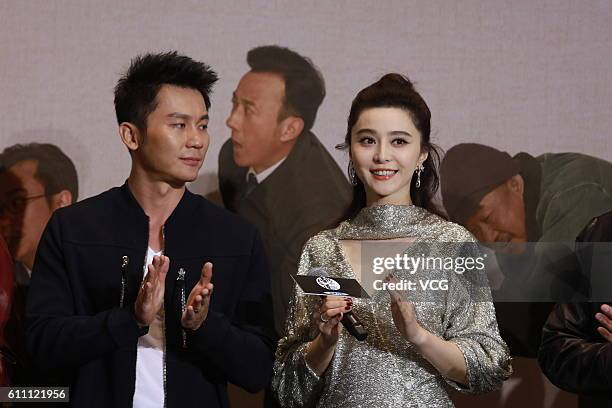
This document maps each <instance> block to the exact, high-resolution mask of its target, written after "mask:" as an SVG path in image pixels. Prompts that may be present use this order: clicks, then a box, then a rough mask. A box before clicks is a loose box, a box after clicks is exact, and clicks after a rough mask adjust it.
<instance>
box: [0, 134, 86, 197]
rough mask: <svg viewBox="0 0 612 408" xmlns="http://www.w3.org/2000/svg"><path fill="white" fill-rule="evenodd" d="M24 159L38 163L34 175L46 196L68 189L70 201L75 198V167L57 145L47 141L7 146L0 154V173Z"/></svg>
mask: <svg viewBox="0 0 612 408" xmlns="http://www.w3.org/2000/svg"><path fill="white" fill-rule="evenodd" d="M25 160H36V162H37V163H38V167H37V169H36V174H35V175H34V177H35V178H36V179H37V180H38V181H40V183H41V184H42V185H43V187H44V188H45V194H46V195H47V196H51V195H53V194H57V193H59V192H61V191H63V190H68V191H70V193H71V194H72V202H75V201H76V200H77V197H78V194H79V181H78V177H77V172H76V168H75V167H74V163H72V160H70V158H69V157H68V156H66V154H65V153H64V152H62V151H61V150H60V148H59V147H57V146H55V145H52V144H49V143H28V144H16V145H13V146H10V147H7V148H6V149H4V151H3V152H2V154H0V174H2V173H4V172H5V171H7V170H8V169H9V168H10V167H12V166H13V165H15V164H17V163H19V162H22V161H25Z"/></svg>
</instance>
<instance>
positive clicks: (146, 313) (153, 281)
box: [134, 256, 170, 326]
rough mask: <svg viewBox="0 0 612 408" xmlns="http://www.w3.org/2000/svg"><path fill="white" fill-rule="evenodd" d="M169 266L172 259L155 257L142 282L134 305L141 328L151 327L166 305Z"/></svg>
mask: <svg viewBox="0 0 612 408" xmlns="http://www.w3.org/2000/svg"><path fill="white" fill-rule="evenodd" d="M169 266H170V258H168V257H167V256H154V257H153V263H152V264H151V265H149V266H148V271H149V272H148V273H147V276H146V277H145V278H144V280H143V281H142V285H141V286H140V290H139V291H138V296H137V297H136V303H135V304H134V314H135V315H136V321H137V322H138V324H139V325H141V326H148V325H150V324H151V322H152V321H153V319H155V315H157V313H158V312H159V309H160V308H161V307H162V305H163V303H164V291H165V288H166V274H167V273H168V267H169Z"/></svg>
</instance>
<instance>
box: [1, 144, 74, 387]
mask: <svg viewBox="0 0 612 408" xmlns="http://www.w3.org/2000/svg"><path fill="white" fill-rule="evenodd" d="M77 195H78V178H77V172H76V169H75V167H74V164H73V163H72V161H71V160H70V158H69V157H68V156H66V154H64V153H63V152H62V151H61V150H60V149H59V148H58V147H57V146H55V145H52V144H43V143H29V144H17V145H14V146H10V147H7V148H6V149H4V151H3V152H2V153H1V154H0V235H2V236H3V238H4V240H5V241H6V243H7V245H8V248H9V251H10V253H11V256H12V257H13V260H14V262H15V267H14V279H15V285H14V298H13V305H12V308H11V318H10V321H9V323H8V325H7V327H6V334H7V342H8V343H9V345H10V346H11V349H12V350H13V351H14V352H15V353H16V355H17V357H18V364H17V366H16V367H15V370H14V372H13V373H11V381H12V383H13V384H14V385H21V384H24V385H25V384H28V383H31V382H32V381H33V378H31V373H29V374H28V373H27V369H26V368H27V363H26V361H25V358H24V356H25V353H24V349H25V343H24V340H23V317H24V310H25V301H26V296H27V291H28V287H29V284H30V274H31V270H32V266H33V264H34V255H35V254H36V248H37V247H38V242H39V241H40V237H41V235H42V233H43V231H44V229H45V226H46V225H47V222H48V221H49V218H50V217H51V214H52V213H53V211H55V210H56V209H58V208H60V207H65V206H68V205H70V204H72V203H73V202H75V201H76V199H77Z"/></svg>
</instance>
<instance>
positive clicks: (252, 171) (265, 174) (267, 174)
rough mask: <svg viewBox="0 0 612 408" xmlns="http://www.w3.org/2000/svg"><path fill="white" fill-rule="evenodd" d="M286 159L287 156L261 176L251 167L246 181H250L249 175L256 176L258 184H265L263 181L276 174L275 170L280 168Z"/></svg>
mask: <svg viewBox="0 0 612 408" xmlns="http://www.w3.org/2000/svg"><path fill="white" fill-rule="evenodd" d="M286 158H287V156H285V157H283V158H282V159H280V160H279V161H278V162H276V164H273V165H272V166H270V167H268V168H267V169H265V170H264V171H262V172H261V173H259V174H257V173H255V170H253V168H252V167H249V170H248V171H247V173H246V176H245V177H246V180H247V181H249V174H254V175H255V178H256V179H257V183H263V181H264V180H265V179H266V178H268V176H269V175H270V174H272V173H274V170H276V169H277V168H278V166H280V165H281V164H282V163H283V162H284V161H285V159H286Z"/></svg>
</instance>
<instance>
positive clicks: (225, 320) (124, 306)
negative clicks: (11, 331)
mask: <svg viewBox="0 0 612 408" xmlns="http://www.w3.org/2000/svg"><path fill="white" fill-rule="evenodd" d="M148 229H149V220H148V217H147V216H146V214H145V213H144V211H143V210H142V208H141V207H140V206H139V205H138V203H137V201H136V199H135V198H134V197H133V195H132V194H131V192H130V190H129V187H128V186H127V183H126V184H125V185H124V186H123V187H120V188H113V189H111V190H109V191H106V192H104V193H102V194H100V195H98V196H96V197H93V198H90V199H87V200H85V201H82V202H80V203H77V204H74V205H72V206H70V207H67V208H63V209H60V210H58V211H56V212H55V213H54V214H53V216H52V218H51V220H50V221H49V224H48V225H47V228H46V230H45V232H44V234H43V236H42V239H41V241H40V245H39V247H38V252H37V255H36V261H35V264H34V270H33V272H32V281H31V286H30V292H29V297H28V301H27V308H26V325H27V329H26V330H27V333H26V335H27V347H28V351H29V352H30V354H31V355H32V357H33V359H34V361H35V362H36V363H38V364H39V365H40V366H41V367H43V368H48V369H52V370H56V371H57V370H64V371H67V372H68V373H69V375H70V380H69V381H70V383H69V385H70V401H71V405H73V406H79V407H81V406H83V407H84V406H87V407H88V408H89V407H98V406H99V407H131V406H132V399H133V395H134V388H135V375H136V374H135V367H136V356H137V354H136V345H137V340H138V337H139V336H141V335H143V334H144V333H146V329H144V330H143V329H140V328H139V327H138V325H137V324H136V320H135V317H134V312H133V305H134V301H135V299H136V295H137V293H138V289H139V287H140V284H141V281H142V278H143V272H144V270H143V266H144V261H145V259H146V253H147V247H148V239H149V231H148ZM163 233H164V241H165V242H164V255H166V256H168V257H169V258H170V268H169V271H168V274H167V277H166V286H165V297H164V313H165V320H164V327H163V329H164V335H165V336H164V337H165V344H164V348H165V350H164V368H165V370H164V394H165V398H166V401H165V402H166V404H165V406H167V407H195V406H198V407H200V406H206V407H228V406H229V402H228V397H227V392H226V384H227V382H228V381H231V382H232V383H234V384H237V385H239V386H241V387H243V388H245V389H246V390H248V391H251V392H255V391H258V390H260V389H263V388H264V387H265V386H266V384H267V383H268V382H269V380H270V377H271V375H272V364H273V361H274V348H275V338H274V334H273V333H274V331H273V322H272V306H271V297H270V277H269V271H268V266H267V262H266V258H265V256H264V251H263V246H262V243H261V239H260V238H259V235H258V234H257V232H256V230H255V228H254V227H252V226H250V225H248V224H246V223H245V222H244V221H241V220H240V219H239V218H238V217H236V216H234V215H232V214H230V213H229V212H227V211H225V210H222V209H220V208H218V207H216V206H214V205H213V204H211V203H209V202H208V201H206V200H205V199H203V198H202V197H200V196H197V195H194V194H192V193H190V192H189V191H185V193H184V195H183V197H182V198H181V200H180V202H179V204H178V205H177V207H176V208H175V209H174V211H173V213H172V214H171V215H170V217H169V218H168V220H167V221H166V224H165V225H164V229H163ZM205 262H212V263H213V283H214V285H215V288H214V292H213V294H212V298H211V304H210V310H209V313H208V316H207V318H206V320H205V322H204V323H203V324H202V326H201V327H200V328H199V329H198V330H195V331H191V330H183V328H182V326H181V324H180V317H181V307H182V304H181V288H182V285H183V284H184V288H185V292H186V293H187V295H188V294H189V293H190V291H191V289H192V288H193V286H194V285H195V284H196V283H197V281H198V280H199V278H200V275H201V268H202V265H203V264H204V263H205ZM181 268H182V269H184V270H185V272H186V274H185V278H184V281H182V280H181V279H180V278H179V276H180V275H179V273H178V272H179V270H180V269H181ZM122 299H123V300H122ZM183 332H184V333H185V337H186V347H184V342H183Z"/></svg>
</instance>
